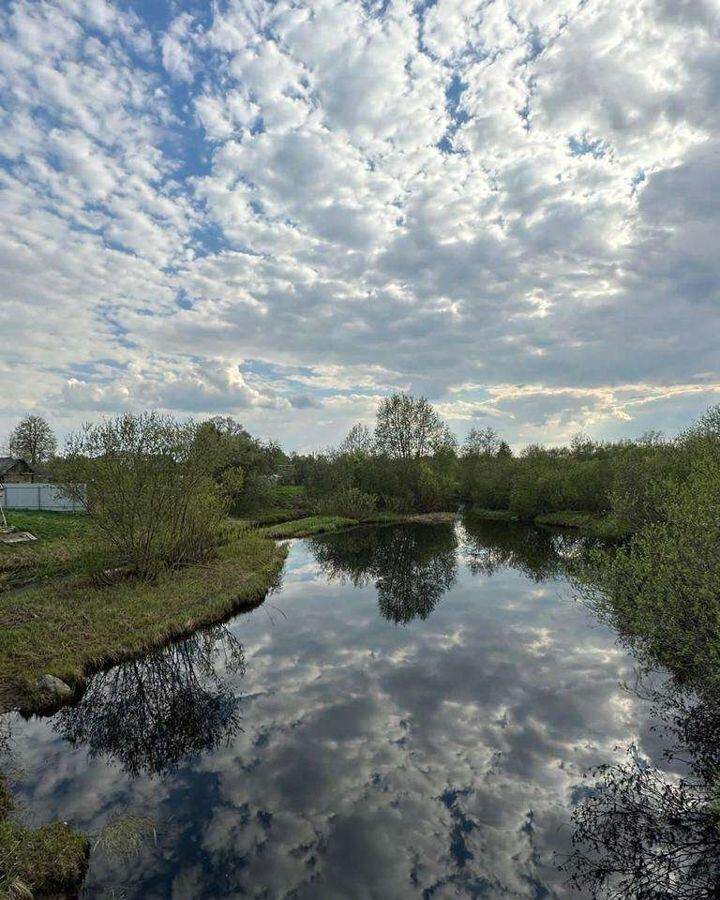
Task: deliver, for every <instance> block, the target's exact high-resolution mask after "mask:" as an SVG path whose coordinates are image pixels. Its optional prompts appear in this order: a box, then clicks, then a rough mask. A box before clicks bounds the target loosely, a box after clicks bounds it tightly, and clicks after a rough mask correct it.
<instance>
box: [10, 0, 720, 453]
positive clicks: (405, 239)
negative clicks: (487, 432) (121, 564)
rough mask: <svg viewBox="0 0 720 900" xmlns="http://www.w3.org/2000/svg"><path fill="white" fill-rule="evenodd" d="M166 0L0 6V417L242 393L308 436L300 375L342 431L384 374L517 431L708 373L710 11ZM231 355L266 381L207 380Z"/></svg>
mask: <svg viewBox="0 0 720 900" xmlns="http://www.w3.org/2000/svg"><path fill="white" fill-rule="evenodd" d="M165 12H166V13H167V15H165V14H162V15H158V16H153V17H150V16H148V17H147V18H143V13H142V10H140V9H137V10H136V12H135V13H132V12H129V11H128V10H127V9H126V8H124V7H120V6H119V5H116V4H112V3H109V2H105V0H96V2H95V0H94V2H89V0H88V2H81V0H63V2H62V3H59V4H49V3H30V2H29V0H14V2H12V3H10V4H8V5H6V7H5V8H4V9H3V12H2V14H0V16H1V18H0V40H1V41H2V54H1V56H0V93H2V97H3V104H2V108H3V112H2V113H0V127H1V128H2V132H3V137H4V140H3V142H2V145H1V146H0V191H2V199H3V202H2V210H3V212H2V230H1V231H0V234H1V235H2V237H0V265H2V267H3V271H4V273H5V276H6V277H5V291H6V292H5V295H4V296H3V301H2V307H1V308H0V325H1V326H2V334H3V336H4V344H3V350H2V352H1V353H0V366H1V367H2V369H0V371H7V370H9V369H12V372H13V378H14V383H15V390H14V395H13V397H12V398H7V397H5V398H3V401H2V403H3V406H2V412H1V413H0V415H2V419H1V420H0V427H8V426H9V425H10V424H12V421H13V419H14V417H15V416H16V415H18V414H20V413H21V412H24V411H25V410H26V409H29V408H34V407H38V408H39V407H41V406H43V407H44V406H47V405H48V403H49V398H53V399H52V404H53V405H54V409H55V410H56V415H57V416H58V417H60V418H61V419H62V420H63V422H67V423H68V424H69V423H71V422H75V421H77V419H78V418H79V417H80V416H81V415H83V414H90V413H93V412H96V411H99V410H100V409H101V408H102V407H103V405H104V404H105V405H106V406H107V409H108V410H111V409H115V408H117V406H118V405H119V404H122V403H123V402H124V400H123V398H126V400H127V403H128V404H130V405H133V404H134V405H140V404H143V403H164V404H167V408H169V409H171V410H176V411H178V413H181V412H184V411H185V410H186V409H188V410H194V411H197V412H209V411H217V410H220V409H221V408H222V405H223V403H226V402H227V403H228V407H227V409H226V411H228V412H231V411H232V410H236V411H238V412H242V414H243V416H244V418H245V420H246V424H248V426H249V427H251V428H255V429H256V430H257V429H259V430H261V431H267V430H268V429H269V428H270V427H272V426H274V424H276V423H275V422H274V420H273V418H272V415H271V413H272V410H274V409H282V410H284V415H285V416H286V418H285V419H284V420H283V421H282V422H281V423H280V425H279V427H280V429H281V432H282V435H278V436H282V439H283V440H286V441H288V442H289V445H290V446H296V447H299V446H307V435H306V434H305V433H304V429H305V427H306V424H307V420H306V419H305V418H304V417H303V410H307V409H308V408H309V406H308V403H309V402H310V400H309V399H308V400H307V401H306V400H302V401H301V402H300V404H298V403H297V402H295V401H296V400H297V398H298V397H307V398H311V397H314V398H315V399H314V401H312V402H313V403H314V404H315V406H314V407H313V408H315V409H317V408H319V407H322V409H323V410H324V411H325V412H326V413H327V415H328V419H327V421H326V422H325V420H324V419H323V422H324V424H323V426H322V428H323V439H327V440H329V441H336V440H337V439H339V438H340V436H341V435H342V433H343V431H344V430H345V427H346V425H347V423H348V421H352V419H353V418H361V417H365V416H366V415H367V406H368V403H369V402H370V398H372V397H375V396H380V395H382V394H385V393H387V392H389V391H391V390H393V389H396V388H397V387H402V388H405V389H409V390H414V391H422V392H423V393H425V394H427V395H428V396H430V398H431V399H433V400H434V401H436V402H437V403H438V404H440V405H441V406H442V407H443V408H444V409H448V408H449V406H448V405H450V406H451V405H452V403H454V402H456V401H457V398H458V388H459V386H462V385H464V384H468V383H472V384H476V385H480V388H479V391H480V393H481V395H482V396H484V397H488V396H490V395H492V396H493V397H495V398H496V400H494V401H493V404H492V410H493V414H497V416H499V419H498V421H500V420H501V421H502V423H503V425H504V426H505V427H506V436H507V437H508V438H509V439H511V440H512V441H514V442H516V443H522V442H524V441H525V440H526V439H527V435H528V434H532V435H533V436H534V437H535V438H537V437H541V438H542V439H544V440H547V441H550V442H553V441H556V440H560V439H563V438H564V437H565V435H566V434H567V430H568V428H570V427H574V425H576V424H581V425H583V427H587V426H590V428H595V429H596V433H597V434H598V436H600V435H608V436H609V435H617V434H632V433H633V432H635V431H640V430H643V429H642V428H641V427H640V426H641V425H644V424H645V419H644V418H643V416H644V413H642V412H641V411H640V407H638V406H636V405H632V404H628V403H619V404H618V403H610V404H607V403H606V402H605V399H604V398H605V397H607V395H608V392H609V393H610V394H613V393H614V392H615V393H617V392H618V391H620V392H622V386H623V385H637V386H643V385H648V386H650V388H651V389H652V391H653V392H654V396H655V397H656V398H657V400H656V401H654V402H653V404H652V405H653V412H652V415H653V416H654V417H655V421H654V424H655V425H657V426H658V427H661V428H663V427H665V428H667V429H668V430H672V429H674V428H675V427H676V425H677V424H678V423H680V424H686V422H685V421H682V422H681V421H680V420H681V419H682V418H683V417H687V420H690V419H692V418H694V417H695V416H696V415H697V414H698V413H699V412H700V410H701V406H700V403H701V402H704V401H705V400H706V399H707V398H708V397H712V396H713V395H714V394H713V391H714V388H713V385H716V384H717V383H718V382H720V372H718V362H717V353H716V351H715V346H714V342H713V339H712V337H713V334H714V331H715V330H716V328H717V324H718V322H717V320H718V309H719V305H718V300H719V299H720V298H718V293H717V292H718V284H720V272H719V271H718V262H717V259H716V254H715V252H714V245H713V235H714V234H715V233H716V232H717V230H718V226H719V225H720V222H719V221H718V216H719V215H720V213H718V209H720V207H719V205H718V203H717V202H716V197H715V194H716V191H714V185H715V184H717V183H718V177H717V176H718V174H719V173H718V169H719V168H720V164H719V162H718V159H719V153H718V144H717V129H718V124H720V91H718V84H719V83H720V63H718V58H717V54H716V53H715V52H714V47H715V43H716V40H717V36H718V34H720V13H718V10H717V9H716V8H715V6H714V5H712V4H709V3H706V2H701V0H695V2H690V0H688V2H686V3H683V5H682V15H680V14H679V12H678V7H677V5H675V4H669V3H667V2H665V0H648V2H647V3H646V4H645V5H644V6H643V7H642V8H639V7H637V6H636V5H633V4H630V3H626V2H624V0H602V2H598V3H592V4H577V3H576V2H575V0H553V2H551V3H547V2H539V0H537V2H535V0H533V2H530V3H519V2H516V0H498V2H496V3H493V4H485V3H480V2H475V0H440V2H438V3H437V4H434V5H432V6H428V7H424V6H417V5H414V4H411V3H409V2H407V0H393V2H390V3H388V4H379V5H378V4H363V3H360V2H354V0H324V2H323V3H321V4H319V5H318V4H313V5H303V4H300V5H297V4H290V3H286V2H284V0H282V2H279V3H266V2H262V0H258V2H257V3H253V4H246V3H240V2H235V0H231V2H228V3H226V4H222V5H218V6H216V7H213V8H212V9H209V10H207V11H206V12H204V13H202V14H201V13H199V12H198V11H197V10H196V9H195V8H190V6H188V7H187V8H186V7H185V6H184V5H183V4H173V5H172V10H171V9H170V7H169V6H168V9H167V10H165ZM180 296H182V298H183V302H182V303H179V302H178V297H180ZM38 316H39V317H40V319H41V322H42V327H41V328H38V327H37V322H38ZM247 360H260V361H261V362H263V363H264V364H265V365H266V366H267V373H266V375H265V376H264V378H263V381H264V383H263V385H262V386H260V387H258V386H257V385H255V386H253V387H252V388H249V387H248V385H239V384H236V383H235V382H234V381H232V379H231V381H230V382H228V383H227V384H219V383H218V381H217V376H216V375H215V374H213V373H217V372H225V373H227V372H235V371H238V367H241V368H242V367H243V366H244V364H245V362H246V361H247ZM98 363H100V364H101V365H110V366H111V368H112V371H111V372H110V373H108V372H102V373H100V372H99V370H98V369H97V368H96V364H98ZM191 370H192V374H191V375H189V374H187V373H188V372H190V371H191ZM290 370H294V371H296V373H298V372H299V373H301V379H305V381H303V382H302V385H299V384H298V383H297V382H289V381H288V380H287V377H286V375H285V374H284V373H286V372H289V371H290ZM180 371H184V372H185V373H186V374H185V375H182V376H181V375H179V374H178V373H179V372H180ZM363 371H364V372H365V373H366V375H359V374H358V373H360V372H363ZM138 373H141V374H138ZM367 373H372V374H371V375H368V374H367ZM224 377H225V376H223V378H224ZM233 378H234V376H233ZM183 379H184V380H183ZM221 381H222V379H221ZM78 383H79V384H78ZM83 384H86V385H87V387H83V386H82V385H83ZM526 384H532V385H541V386H543V392H542V393H539V394H537V395H535V405H533V406H527V405H526V406H525V408H524V409H523V408H522V407H521V405H520V403H519V401H517V400H512V401H510V400H509V399H506V400H505V401H502V400H499V399H497V398H499V396H500V394H501V393H502V391H503V390H504V386H507V385H515V386H521V385H526ZM688 386H689V387H691V388H692V390H686V388H687V387H688ZM256 389H257V390H258V391H259V393H258V395H257V396H256V395H254V394H253V393H252V391H253V390H256ZM348 390H349V391H351V392H354V393H355V395H356V396H357V398H358V399H357V401H356V402H357V408H356V413H357V415H356V416H353V415H352V412H351V411H347V418H346V403H347V401H346V400H343V398H347V396H348V394H347V391H348ZM585 390H587V391H590V393H588V394H584V395H583V398H582V401H581V402H580V401H578V399H577V398H578V396H579V395H578V394H577V392H578V391H585ZM330 396H335V397H337V398H339V400H340V401H342V402H338V403H337V404H335V405H334V406H333V404H332V403H330V401H329V397H330ZM681 396H682V397H684V398H685V401H684V405H683V406H682V411H681V409H680V406H679V405H678V404H681V401H680V399H679V398H680V397H681ZM83 398H85V399H83ZM563 398H564V399H563ZM464 400H465V402H471V403H472V402H476V398H474V397H470V398H464ZM83 402H85V403H86V404H87V405H86V406H85V407H84V408H82V403H83ZM503 404H504V405H503ZM563 404H564V405H563ZM681 405H682V404H681ZM340 409H342V414H340V412H339V411H340ZM487 409H489V407H487ZM525 416H527V419H525V418H524V417H525ZM641 419H642V421H641ZM464 421H467V419H466V417H465V413H463V414H462V415H460V416H459V418H458V423H459V427H461V428H462V423H463V422H464Z"/></svg>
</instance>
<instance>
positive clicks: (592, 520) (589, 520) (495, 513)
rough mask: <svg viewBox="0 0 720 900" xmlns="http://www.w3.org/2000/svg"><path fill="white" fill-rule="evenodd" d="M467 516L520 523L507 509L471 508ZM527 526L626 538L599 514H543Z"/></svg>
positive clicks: (622, 530)
mask: <svg viewBox="0 0 720 900" xmlns="http://www.w3.org/2000/svg"><path fill="white" fill-rule="evenodd" d="M468 515H470V516H473V517H474V518H477V519H488V520H491V521H497V522H520V521H523V520H521V519H520V518H519V517H518V516H516V515H515V514H514V513H512V512H511V511H510V510H509V509H482V508H479V507H476V506H473V507H472V508H471V509H470V510H468ZM524 521H526V522H527V523H528V524H534V525H542V526H544V527H547V528H571V529H573V530H574V531H577V532H578V534H580V535H583V536H586V537H604V538H622V537H626V536H627V533H628V532H627V529H626V528H624V527H623V526H622V525H621V523H620V522H618V521H617V519H615V518H614V517H613V516H609V515H602V514H601V513H588V512H581V511H579V510H574V509H564V510H561V511H559V512H552V513H543V514H542V515H539V516H534V517H532V518H531V519H525V520H524Z"/></svg>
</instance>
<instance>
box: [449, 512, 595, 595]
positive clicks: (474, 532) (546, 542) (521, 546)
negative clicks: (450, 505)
mask: <svg viewBox="0 0 720 900" xmlns="http://www.w3.org/2000/svg"><path fill="white" fill-rule="evenodd" d="M463 532H464V534H463V546H462V556H463V558H464V560H465V563H466V565H467V566H468V568H469V569H470V571H471V572H472V573H473V574H475V575H486V576H491V575H494V574H495V573H496V572H499V571H500V570H501V569H505V568H512V569H518V570H519V571H521V572H522V573H523V574H524V575H526V576H527V577H528V578H531V579H532V580H533V581H536V582H539V581H545V580H546V579H548V578H554V577H558V576H560V575H562V574H563V573H564V572H565V570H566V568H567V566H568V564H569V563H570V562H571V561H572V560H574V559H576V558H577V557H578V556H579V555H580V554H582V553H584V552H586V551H587V550H588V549H590V548H591V547H593V546H596V545H597V544H598V543H599V541H598V539H596V538H585V537H580V536H579V535H575V534H568V533H566V532H555V531H550V530H547V529H544V528H532V527H529V526H527V525H523V524H520V523H517V522H496V521H492V520H490V519H480V518H477V517H474V516H472V514H468V515H466V516H465V517H464V518H463Z"/></svg>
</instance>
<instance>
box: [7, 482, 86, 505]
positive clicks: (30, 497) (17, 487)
mask: <svg viewBox="0 0 720 900" xmlns="http://www.w3.org/2000/svg"><path fill="white" fill-rule="evenodd" d="M84 493H85V491H84V489H83V495H84ZM0 506H2V507H3V508H4V509H47V510H53V509H54V510H65V511H66V512H85V504H84V503H78V502H77V501H75V500H72V499H71V498H70V497H67V496H65V494H63V493H62V491H60V489H59V488H58V486H57V485H56V484H47V483H37V484H7V483H6V484H3V485H2V489H0Z"/></svg>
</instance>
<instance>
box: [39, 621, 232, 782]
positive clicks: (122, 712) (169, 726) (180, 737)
mask: <svg viewBox="0 0 720 900" xmlns="http://www.w3.org/2000/svg"><path fill="white" fill-rule="evenodd" d="M244 669H245V659H244V655H243V649H242V646H241V645H240V643H239V642H238V640H237V638H236V637H235V636H234V635H233V634H231V632H230V631H228V629H227V628H225V627H222V626H220V627H216V628H211V629H208V630H206V631H202V632H198V633H197V634H195V635H193V636H192V637H191V638H189V639H188V640H184V641H180V642H179V643H176V644H171V645H169V646H167V647H164V648H162V649H160V650H157V651H155V652H153V653H150V654H148V655H147V656H145V657H143V658H142V659H137V660H132V661H130V662H126V663H122V664H121V665H118V666H115V667H114V668H112V669H110V670H109V671H107V672H100V673H98V674H97V675H95V677H94V678H92V679H91V680H90V683H89V684H88V687H87V690H86V691H85V693H84V695H83V697H82V699H81V700H80V701H79V702H78V703H77V704H76V705H75V706H71V707H66V708H65V709H63V710H61V711H60V712H59V713H58V714H57V715H56V716H55V718H54V722H53V727H54V728H55V730H56V731H57V733H58V734H60V735H61V736H62V737H63V738H65V740H67V741H69V742H70V743H71V744H74V745H79V744H82V745H85V746H86V747H87V750H88V753H89V755H90V757H91V758H94V757H97V756H101V755H102V756H111V757H113V758H115V759H116V760H118V761H119V762H120V763H121V764H122V766H123V768H124V769H125V770H126V771H127V772H128V773H129V774H130V775H138V774H140V773H141V772H142V773H147V774H154V775H157V774H163V773H168V772H171V771H173V770H174V769H175V768H177V766H178V765H179V764H180V763H182V762H183V761H185V760H186V759H188V758H190V757H193V756H197V755H198V754H200V753H201V752H202V751H205V750H212V749H213V748H215V747H217V746H218V745H219V744H220V743H221V742H222V741H229V740H230V738H231V737H232V736H233V735H235V734H236V733H237V731H238V728H239V726H240V713H239V705H240V698H239V697H237V696H236V695H235V694H234V693H233V691H232V690H231V689H230V687H229V686H228V683H227V680H226V678H225V674H224V673H225V672H228V671H229V672H231V673H234V674H242V673H243V672H244Z"/></svg>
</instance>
